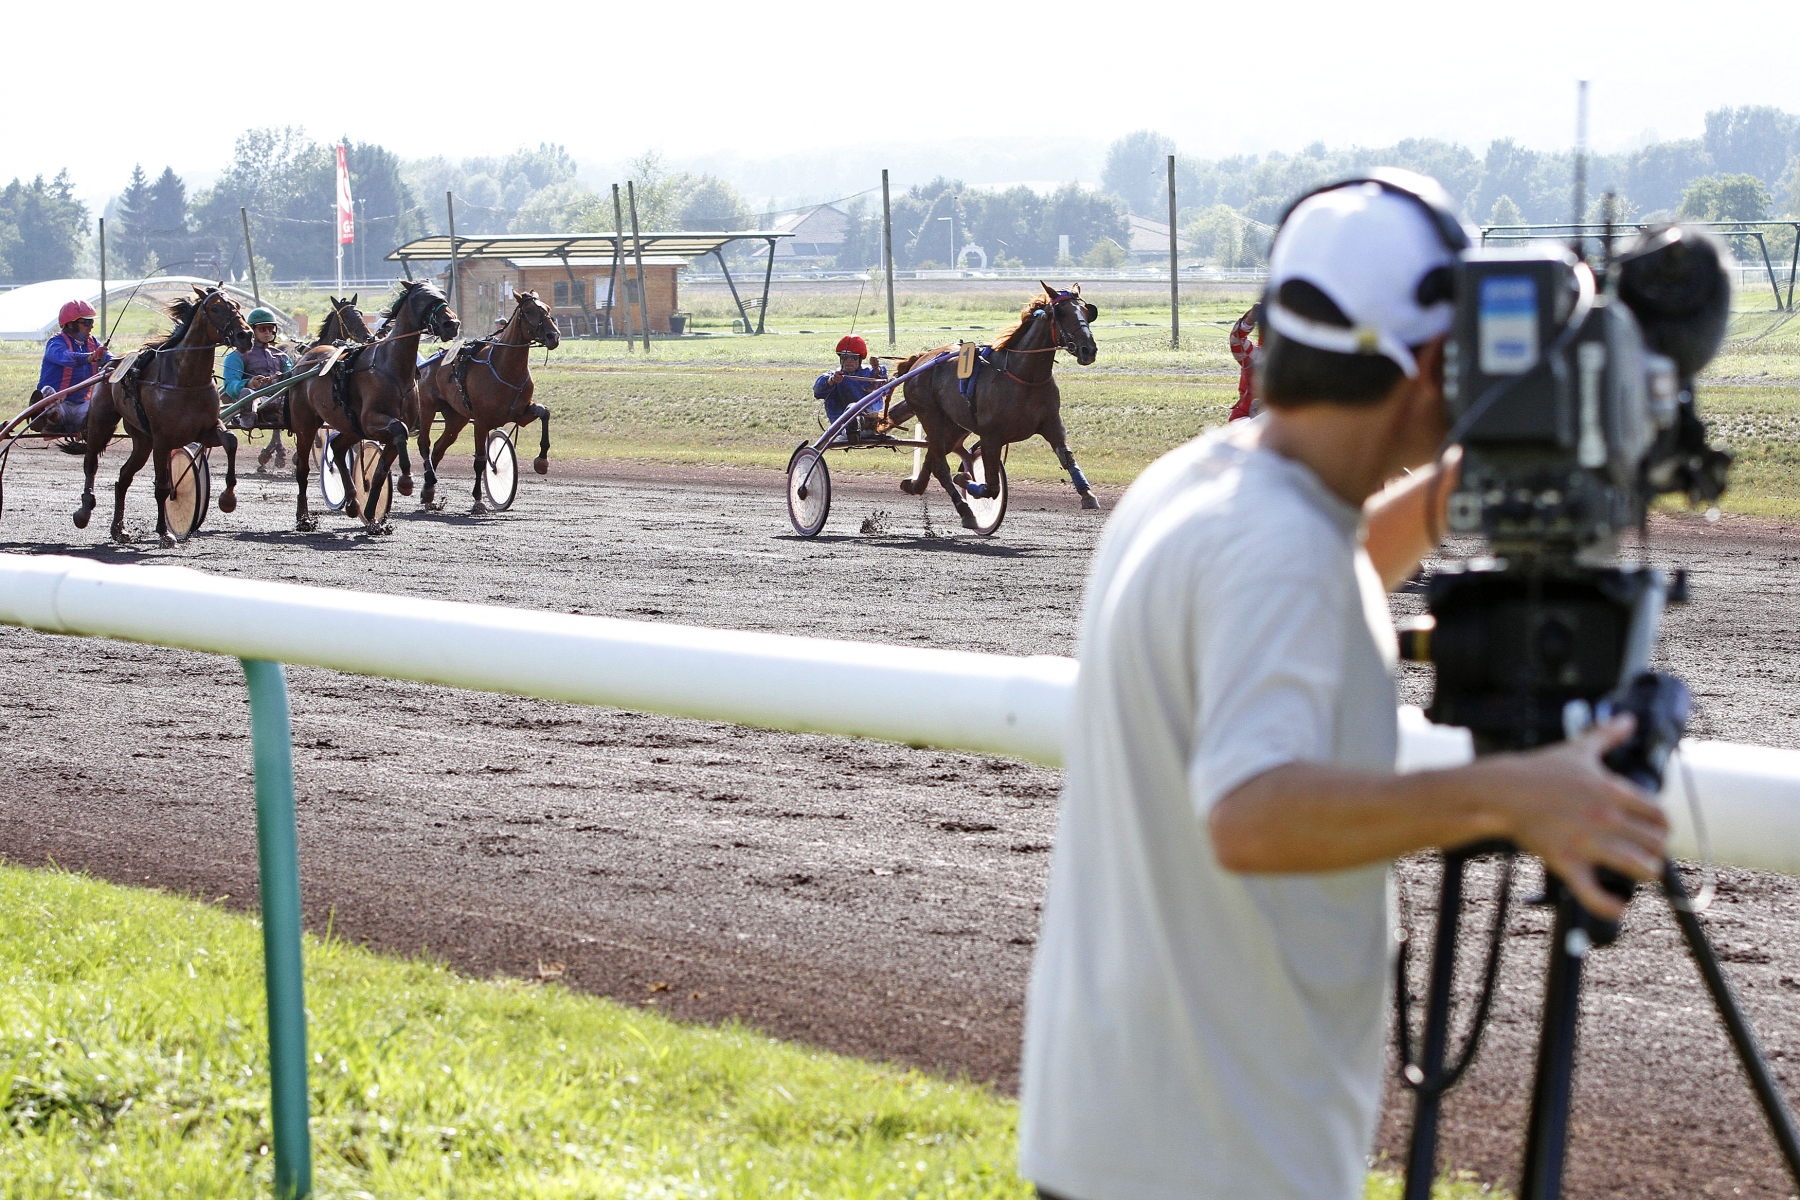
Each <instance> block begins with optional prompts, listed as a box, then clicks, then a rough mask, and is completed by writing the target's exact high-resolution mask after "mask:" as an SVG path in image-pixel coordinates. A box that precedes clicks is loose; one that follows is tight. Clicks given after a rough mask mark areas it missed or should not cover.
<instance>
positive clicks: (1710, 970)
mask: <svg viewBox="0 0 1800 1200" xmlns="http://www.w3.org/2000/svg"><path fill="white" fill-rule="evenodd" d="M1666 594H1667V589H1666V588H1665V584H1664V581H1663V579H1662V577H1661V576H1660V575H1658V574H1657V573H1655V572H1653V571H1619V570H1597V569H1593V568H1577V569H1570V570H1567V571H1564V572H1562V573H1560V574H1555V575H1548V574H1545V573H1536V574H1525V573H1522V572H1515V571H1510V570H1506V569H1504V568H1497V569H1479V570H1478V569H1469V570H1464V571H1457V572H1447V573H1444V574H1440V575H1438V576H1435V577H1434V578H1433V580H1432V583H1431V589H1430V598H1429V607H1430V610H1431V612H1432V614H1433V617H1434V618H1435V619H1436V626H1435V628H1434V629H1433V630H1432V632H1431V635H1430V641H1431V646H1430V658H1431V660H1432V661H1433V662H1435V663H1436V664H1437V666H1438V680H1437V694H1436V697H1435V699H1434V701H1433V705H1432V713H1431V715H1432V717H1433V719H1434V720H1438V721H1441V722H1443V723H1445V724H1453V725H1466V726H1468V727H1469V728H1470V729H1471V730H1472V731H1473V732H1474V734H1475V741H1476V748H1477V751H1478V752H1481V753H1492V752H1495V751H1499V750H1506V749H1523V748H1527V747H1530V746H1535V745H1544V744H1547V743H1549V742H1554V741H1557V740H1559V739H1560V738H1561V737H1562V736H1563V735H1564V730H1565V728H1566V722H1567V719H1568V718H1567V715H1566V714H1567V707H1568V705H1569V704H1570V702H1572V701H1575V702H1580V703H1581V704H1583V705H1592V704H1593V703H1594V702H1596V701H1600V700H1602V698H1604V699H1605V701H1607V702H1610V704H1611V706H1612V711H1614V712H1624V711H1629V712H1631V713H1633V714H1634V715H1635V716H1636V718H1637V724H1638V728H1637V732H1636V733H1635V734H1634V735H1633V738H1632V740H1631V741H1630V742H1628V743H1627V744H1625V745H1624V746H1621V747H1619V748H1618V749H1617V750H1615V751H1613V752H1612V753H1611V754H1609V755H1608V756H1607V760H1606V761H1607V765H1608V766H1609V767H1611V768H1612V769H1613V770H1615V771H1618V772H1619V773H1620V774H1623V775H1625V776H1627V777H1628V778H1631V779H1633V780H1634V781H1635V782H1637V783H1638V784H1639V785H1640V786H1643V787H1645V788H1646V789H1648V790H1650V791H1651V792H1653V793H1654V792H1655V791H1656V790H1657V789H1658V788H1660V786H1661V783H1662V773H1663V769H1664V767H1665V765H1666V764H1667V761H1668V756H1669V754H1670V752H1671V751H1672V750H1673V749H1674V747H1675V745H1676V743H1677V742H1678V741H1679V740H1680V737H1681V733H1682V729H1683V726H1684V725H1685V723H1686V721H1687V715H1688V696H1687V689H1686V688H1685V687H1683V686H1682V685H1681V683H1680V681H1679V680H1676V679H1674V678H1673V677H1671V676H1667V675H1652V674H1648V673H1646V672H1645V671H1644V664H1645V662H1646V661H1647V659H1648V657H1649V648H1650V645H1651V644H1652V643H1653V641H1654V637H1655V628H1656V624H1657V621H1658V620H1659V619H1660V615H1661V606H1662V603H1663V600H1664V597H1665V595H1666ZM1497 643H1510V646H1511V647H1512V648H1514V649H1515V653H1513V654H1512V655H1511V656H1509V657H1507V658H1504V659H1499V660H1496V659H1494V658H1493V657H1491V655H1490V651H1492V650H1493V649H1495V648H1496V644H1497ZM1518 648H1522V649H1523V650H1524V653H1523V654H1519V653H1517V652H1516V650H1517V649H1518ZM1411 649H1416V647H1411ZM1514 852H1515V851H1514V848H1513V847H1512V846H1510V845H1505V844H1493V843H1488V844H1483V845H1477V846H1469V847H1463V848H1461V849H1457V850H1453V851H1450V852H1448V853H1446V854H1445V855H1444V876H1443V883H1442V887H1441V892H1440V896H1439V903H1438V923H1437V930H1436V934H1435V937H1434V938H1433V945H1432V961H1431V969H1430V976H1429V983H1428V987H1427V991H1426V995H1425V1024H1424V1030H1423V1037H1422V1039H1421V1043H1420V1047H1419V1050H1420V1053H1419V1057H1418V1059H1417V1060H1416V1061H1414V1060H1413V1059H1412V1054H1411V1045H1410V1042H1411V1039H1410V1035H1409V1026H1408V1014H1407V1007H1408V1004H1407V995H1406V978H1405V972H1406V954H1405V952H1404V951H1405V943H1404V942H1403V943H1402V954H1401V957H1400V962H1399V965H1398V973H1397V974H1398V977H1397V981H1396V983H1397V986H1396V989H1395V1005H1396V1008H1397V1015H1398V1022H1399V1041H1400V1051H1401V1060H1402V1065H1401V1078H1402V1080H1403V1082H1405V1084H1406V1085H1407V1086H1408V1087H1409V1088H1411V1089H1412V1090H1413V1092H1414V1093H1415V1095H1416V1097H1417V1100H1416V1105H1415V1109H1414V1119H1413V1135H1412V1142H1411V1144H1410V1146H1409V1147H1408V1152H1407V1162H1406V1188H1405V1193H1404V1195H1405V1197H1406V1200H1429V1198H1430V1195H1431V1186H1432V1183H1433V1181H1434V1180H1435V1179H1436V1178H1437V1137H1438V1118H1439V1106H1440V1103H1441V1101H1442V1098H1443V1095H1444V1093H1445V1092H1447V1091H1448V1090H1449V1089H1450V1088H1451V1087H1453V1086H1455V1084H1456V1082H1457V1080H1458V1079H1460V1078H1461V1076H1462V1073H1463V1072H1464V1071H1465V1070H1466V1069H1467V1068H1468V1065H1469V1063H1470V1061H1471V1060H1472V1059H1473V1058H1474V1055H1475V1050H1476V1047H1477V1045H1478V1042H1479V1039H1480V1036H1481V1029H1482V1025H1483V1023H1484V1022H1485V1021H1486V1018H1487V1012H1488V1008H1489V1006H1490V1004H1491V1002H1492V999H1493V993H1494V986H1495V981H1496V978H1497V976H1498V973H1499V960H1500V948H1501V944H1502V940H1503V938H1504V933H1505V926H1506V907H1507V902H1508V899H1509V896H1510V892H1511V879H1512V861H1511V860H1512V856H1513V854H1514ZM1495 853H1499V854H1501V855H1502V856H1503V865H1502V876H1501V883H1500V897H1499V905H1498V911H1497V912H1496V913H1495V916H1494V932H1493V937H1492V942H1491V945H1490V946H1489V950H1488V961H1487V966H1486V969H1485V971H1484V977H1483V983H1482V990H1481V994H1480V999H1479V1001H1478V1003H1477V1007H1476V1011H1475V1016H1474V1021H1473V1022H1472V1025H1471V1028H1470V1032H1469V1035H1468V1040H1467V1043H1466V1044H1465V1046H1464V1048H1463V1050H1462V1052H1461V1053H1460V1054H1459V1055H1458V1056H1457V1060H1456V1062H1455V1063H1454V1064H1451V1065H1449V1066H1448V1067H1446V1058H1447V1043H1448V1039H1449V1028H1450V993H1451V986H1452V982H1453V976H1454V972H1455V963H1456V943H1457V935H1458V925H1459V918H1460V914H1461V909H1462V899H1463V883H1464V876H1465V871H1466V868H1467V866H1468V864H1469V862H1470V861H1471V860H1473V859H1476V858H1480V857H1484V856H1487V855H1492V854H1495ZM1606 882H1607V884H1608V886H1609V888H1610V889H1612V890H1614V891H1616V892H1617V894H1618V895H1619V896H1620V897H1621V898H1622V899H1629V898H1630V896H1631V894H1632V890H1633V887H1634V885H1633V884H1632V883H1631V881H1629V880H1626V879H1623V878H1614V879H1609V880H1607V881H1606ZM1661 885H1662V890H1663V894H1664V895H1665V896H1666V897H1667V898H1668V901H1669V904H1670V907H1671V908H1673V909H1674V912H1675V920H1676V923H1677V924H1679V925H1680V927H1681V932H1682V935H1683V936H1684V937H1685V938H1686V940H1687V945H1688V950H1689V952H1690V953H1691V954H1692V955H1693V959H1694V963H1695V965H1696V966H1698V967H1699V968H1700V974H1701V977H1702V978H1703V979H1705V981H1706V987H1707V991H1708V992H1710V993H1711V995H1712V999H1713V1004H1714V1005H1715V1007H1717V1009H1718V1011H1719V1016H1720V1018H1721V1019H1722V1020H1723V1021H1724V1022H1725V1028H1726V1030H1727V1032H1728V1033H1729V1034H1730V1036H1731V1042H1732V1045H1733V1047H1734V1048H1735V1049H1736V1051H1737V1055H1738V1060H1739V1061H1740V1062H1741V1063H1742V1064H1743V1068H1744V1073H1745V1074H1746V1075H1748V1076H1749V1078H1750V1085H1751V1087H1752V1088H1753V1089H1754V1090H1755V1092H1756V1098H1757V1101H1758V1103H1760V1104H1761V1106H1762V1110H1763V1114H1764V1116H1765V1117H1767V1119H1768V1122H1769V1128H1770V1130H1771V1131H1772V1132H1773V1133H1774V1135H1775V1141H1776V1143H1777V1144H1778V1145H1779V1146H1780V1148H1781V1154H1782V1157H1783V1158H1784V1159H1785V1160H1786V1163H1787V1168H1788V1172H1789V1174H1791V1175H1792V1176H1793V1178H1794V1180H1795V1181H1796V1182H1797V1183H1800V1138H1796V1136H1795V1131H1794V1122H1793V1118H1792V1116H1791V1115H1790V1114H1789V1112H1788V1109H1787V1105H1786V1103H1785V1101H1784V1100H1783V1099H1782V1097H1781V1094H1780V1092H1779V1091H1777V1089H1776V1086H1775V1081H1774V1079H1773V1078H1772V1077H1771V1076H1770V1074H1769V1068H1768V1064H1767V1063H1766V1062H1765V1061H1764V1060H1763V1056H1762V1050H1761V1048H1760V1047H1759V1046H1758V1045H1757V1042H1756V1036H1755V1034H1754V1033H1752V1032H1751V1030H1750V1027H1749V1025H1748V1024H1747V1023H1746V1022H1745V1020H1744V1016H1743V1013H1742V1011H1741V1010H1740V1008H1739V1007H1738V1003H1737V998H1736V996H1735V995H1734V994H1733V993H1732V990H1731V985H1730V983H1729V982H1727V981H1726V979H1725V976H1724V974H1723V972H1722V971H1721V970H1720V969H1719V959H1718V955H1717V954H1716V953H1714V951H1713V948H1712V944H1711V943H1710V942H1709V941H1707V938H1706V932H1705V930H1704V929H1702V928H1701V925H1700V920H1699V917H1698V916H1697V915H1696V913H1695V911H1694V907H1693V904H1692V902H1691V900H1690V898H1689V896H1688V893H1687V890H1686V888H1685V887H1684V886H1683V884H1682V882H1681V879H1680V877H1679V876H1678V875H1677V874H1676V871H1675V868H1674V866H1673V865H1672V864H1669V863H1664V865H1663V874H1662V881H1661ZM1541 902H1542V903H1544V904H1547V905H1551V906H1553V907H1554V908H1555V910H1556V917H1555V924H1554V928H1553V931H1552V933H1551V938H1550V965H1549V976H1548V981H1547V983H1546V985H1545V990H1544V1012H1543V1021H1542V1025H1541V1028H1540V1033H1539V1041H1538V1054H1537V1068H1536V1077H1535V1080H1534V1082H1533V1085H1532V1097H1531V1119H1530V1124H1529V1125H1528V1127H1527V1131H1526V1138H1525V1164H1524V1170H1523V1173H1522V1178H1521V1181H1520V1190H1519V1197H1520V1200H1558V1198H1559V1197H1560V1196H1561V1195H1562V1175H1563V1158H1564V1153H1565V1151H1566V1149H1567V1147H1568V1134H1569V1107H1570V1100H1571V1096H1572V1092H1573V1087H1574V1072H1575V1043H1576V1026H1577V1021H1578V1017H1579V1014H1580V1002H1581V971H1582V967H1583V965H1584V963H1585V961H1586V959H1587V955H1588V953H1589V951H1590V950H1592V949H1593V948H1594V947H1596V946H1604V945H1607V944H1609V943H1611V942H1612V941H1613V940H1614V939H1615V938H1616V937H1617V936H1618V932H1619V928H1618V925H1617V924H1616V923H1614V922H1611V921H1605V920H1602V919H1600V918H1598V917H1595V916H1594V915H1593V914H1592V913H1590V912H1588V911H1587V910H1586V909H1585V908H1583V907H1582V906H1581V905H1580V904H1579V903H1578V902H1577V901H1576V900H1575V897H1574V894H1573V893H1572V892H1570V891H1569V889H1568V887H1567V886H1566V885H1565V884H1564V883H1563V882H1562V880H1560V879H1558V878H1557V877H1556V876H1554V875H1549V874H1546V877H1545V892H1544V896H1543V897H1542V899H1541Z"/></svg>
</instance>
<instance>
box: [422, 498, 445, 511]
mask: <svg viewBox="0 0 1800 1200" xmlns="http://www.w3.org/2000/svg"><path fill="white" fill-rule="evenodd" d="M425 511H426V512H443V511H444V501H442V500H427V501H425Z"/></svg>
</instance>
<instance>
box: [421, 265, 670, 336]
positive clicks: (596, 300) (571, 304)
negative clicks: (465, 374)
mask: <svg viewBox="0 0 1800 1200" xmlns="http://www.w3.org/2000/svg"><path fill="white" fill-rule="evenodd" d="M686 267H687V260H686V259H682V258H676V257H673V256H670V255H649V254H647V255H645V256H644V285H645V289H646V290H645V294H644V297H643V300H644V302H645V303H644V306H643V307H642V308H640V307H639V304H638V294H637V264H636V262H635V261H633V260H631V259H627V260H626V261H625V262H623V263H620V264H618V279H617V284H616V288H617V291H616V293H615V290H614V289H615V283H614V277H613V268H614V263H613V260H612V259H610V258H591V257H589V258H570V259H568V260H567V262H566V264H565V261H564V260H563V259H560V258H477V259H473V260H471V261H469V262H466V263H462V264H460V266H459V268H458V274H459V276H460V285H459V286H460V287H461V289H462V299H461V300H459V301H458V302H457V309H458V311H459V313H460V314H461V316H462V318H463V321H464V322H465V324H466V325H467V326H468V328H469V330H470V332H471V333H472V334H473V333H477V332H480V333H485V332H486V331H487V330H488V328H489V327H490V326H492V325H493V323H494V318H496V317H499V316H504V315H508V314H510V313H511V312H512V304H511V299H512V294H513V293H514V292H536V293H537V294H538V298H539V299H541V300H543V301H544V303H545V304H547V305H548V306H549V308H550V312H551V315H552V316H554V317H555V318H556V324H557V327H558V328H559V329H561V330H562V331H563V333H564V335H565V336H569V337H589V336H593V335H596V334H597V335H599V336H601V337H606V336H610V335H615V334H616V335H618V336H621V337H626V336H630V335H631V334H634V333H638V332H640V330H639V329H638V323H639V322H640V321H641V320H643V319H644V318H643V317H641V316H640V315H639V313H640V312H647V314H648V319H649V322H650V332H652V333H663V334H666V333H670V332H673V330H672V329H671V327H670V322H669V318H670V317H671V316H672V315H674V314H675V313H677V312H679V311H680V310H681V272H682V271H683V270H685V269H686ZM447 274H448V273H446V278H445V279H444V283H445V285H446V286H447V285H448V282H449V280H448V278H447Z"/></svg>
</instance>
